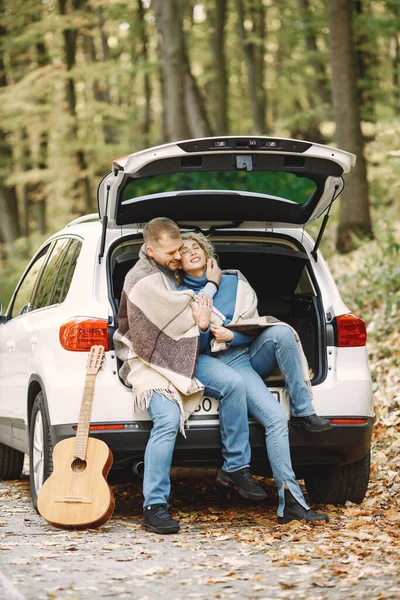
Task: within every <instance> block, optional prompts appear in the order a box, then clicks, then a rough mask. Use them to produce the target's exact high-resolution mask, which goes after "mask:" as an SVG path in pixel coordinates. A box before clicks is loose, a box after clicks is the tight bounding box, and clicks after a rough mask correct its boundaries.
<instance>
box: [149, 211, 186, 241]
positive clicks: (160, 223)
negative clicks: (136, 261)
mask: <svg viewBox="0 0 400 600" xmlns="http://www.w3.org/2000/svg"><path fill="white" fill-rule="evenodd" d="M164 233H166V234H167V235H169V237H170V238H172V239H173V240H178V239H179V238H180V237H181V232H180V229H179V227H178V225H177V224H176V223H175V222H174V221H171V219H168V217H156V218H155V219H152V220H151V221H149V222H148V223H146V225H145V226H144V227H143V238H144V241H145V243H146V244H150V243H151V242H158V240H159V239H160V237H161V236H162V235H163V234H164Z"/></svg>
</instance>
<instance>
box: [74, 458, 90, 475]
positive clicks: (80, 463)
mask: <svg viewBox="0 0 400 600" xmlns="http://www.w3.org/2000/svg"><path fill="white" fill-rule="evenodd" d="M86 467H87V463H86V460H82V459H81V458H75V460H74V461H73V462H72V464H71V469H72V470H73V472H74V473H82V472H83V471H84V470H85V469H86Z"/></svg>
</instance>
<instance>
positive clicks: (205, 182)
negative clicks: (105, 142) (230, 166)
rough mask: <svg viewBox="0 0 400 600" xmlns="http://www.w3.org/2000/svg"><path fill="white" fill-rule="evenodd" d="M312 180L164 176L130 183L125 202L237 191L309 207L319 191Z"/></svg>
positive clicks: (265, 174) (265, 175)
mask: <svg viewBox="0 0 400 600" xmlns="http://www.w3.org/2000/svg"><path fill="white" fill-rule="evenodd" d="M316 187H317V186H316V183H315V182H314V181H312V180H311V179H309V178H307V177H304V176H302V175H297V174H294V173H284V172H280V171H279V172H278V171H256V170H254V171H211V172H210V171H207V172H192V171H191V172H184V173H163V174H161V175H152V176H149V177H141V178H140V179H131V178H130V179H128V181H127V183H126V185H125V187H124V189H123V190H122V202H126V201H128V200H133V199H134V198H140V197H143V196H149V195H152V194H160V193H163V192H176V191H179V192H180V191H194V190H235V191H241V192H252V193H256V194H265V195H268V196H275V197H278V198H282V199H285V200H291V201H292V202H296V203H297V204H305V203H306V202H307V200H309V199H310V196H311V195H312V194H313V192H314V191H315V189H316Z"/></svg>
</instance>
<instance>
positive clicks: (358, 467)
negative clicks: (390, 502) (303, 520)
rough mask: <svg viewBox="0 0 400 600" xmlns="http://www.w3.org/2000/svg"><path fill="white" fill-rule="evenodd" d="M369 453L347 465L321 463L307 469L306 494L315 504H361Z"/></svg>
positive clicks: (368, 464)
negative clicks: (347, 502)
mask: <svg viewBox="0 0 400 600" xmlns="http://www.w3.org/2000/svg"><path fill="white" fill-rule="evenodd" d="M370 461H371V453H370V452H368V454H366V455H365V456H364V458H362V459H361V460H359V461H357V462H355V463H351V464H349V465H321V466H318V467H314V468H313V469H312V470H310V471H308V473H307V474H306V477H305V478H304V482H305V484H306V489H307V494H308V496H309V498H310V500H311V501H312V502H316V503H317V504H345V503H346V501H347V500H349V501H350V502H354V503H355V504H361V502H362V501H363V500H364V497H365V494H366V491H367V487H368V482H369V471H370Z"/></svg>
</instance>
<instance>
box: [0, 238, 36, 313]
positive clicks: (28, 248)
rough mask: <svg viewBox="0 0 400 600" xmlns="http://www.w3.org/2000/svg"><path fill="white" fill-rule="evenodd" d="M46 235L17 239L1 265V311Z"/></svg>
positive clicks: (6, 304)
mask: <svg viewBox="0 0 400 600" xmlns="http://www.w3.org/2000/svg"><path fill="white" fill-rule="evenodd" d="M46 237H47V236H40V235H37V234H36V235H33V236H32V237H30V238H21V239H19V240H17V241H16V242H15V244H14V248H13V251H12V253H10V254H9V256H8V259H7V261H5V262H4V263H3V264H2V265H1V277H0V301H1V302H2V303H3V312H4V310H5V308H6V307H7V306H8V303H9V301H10V299H11V296H12V294H13V292H14V290H15V287H16V285H17V283H18V281H19V279H20V277H21V275H22V273H23V272H24V270H25V268H26V267H27V265H28V262H29V261H30V259H31V258H32V256H33V255H34V254H35V252H36V250H37V249H38V248H39V246H40V245H41V244H42V243H43V242H44V241H45V239H46Z"/></svg>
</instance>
